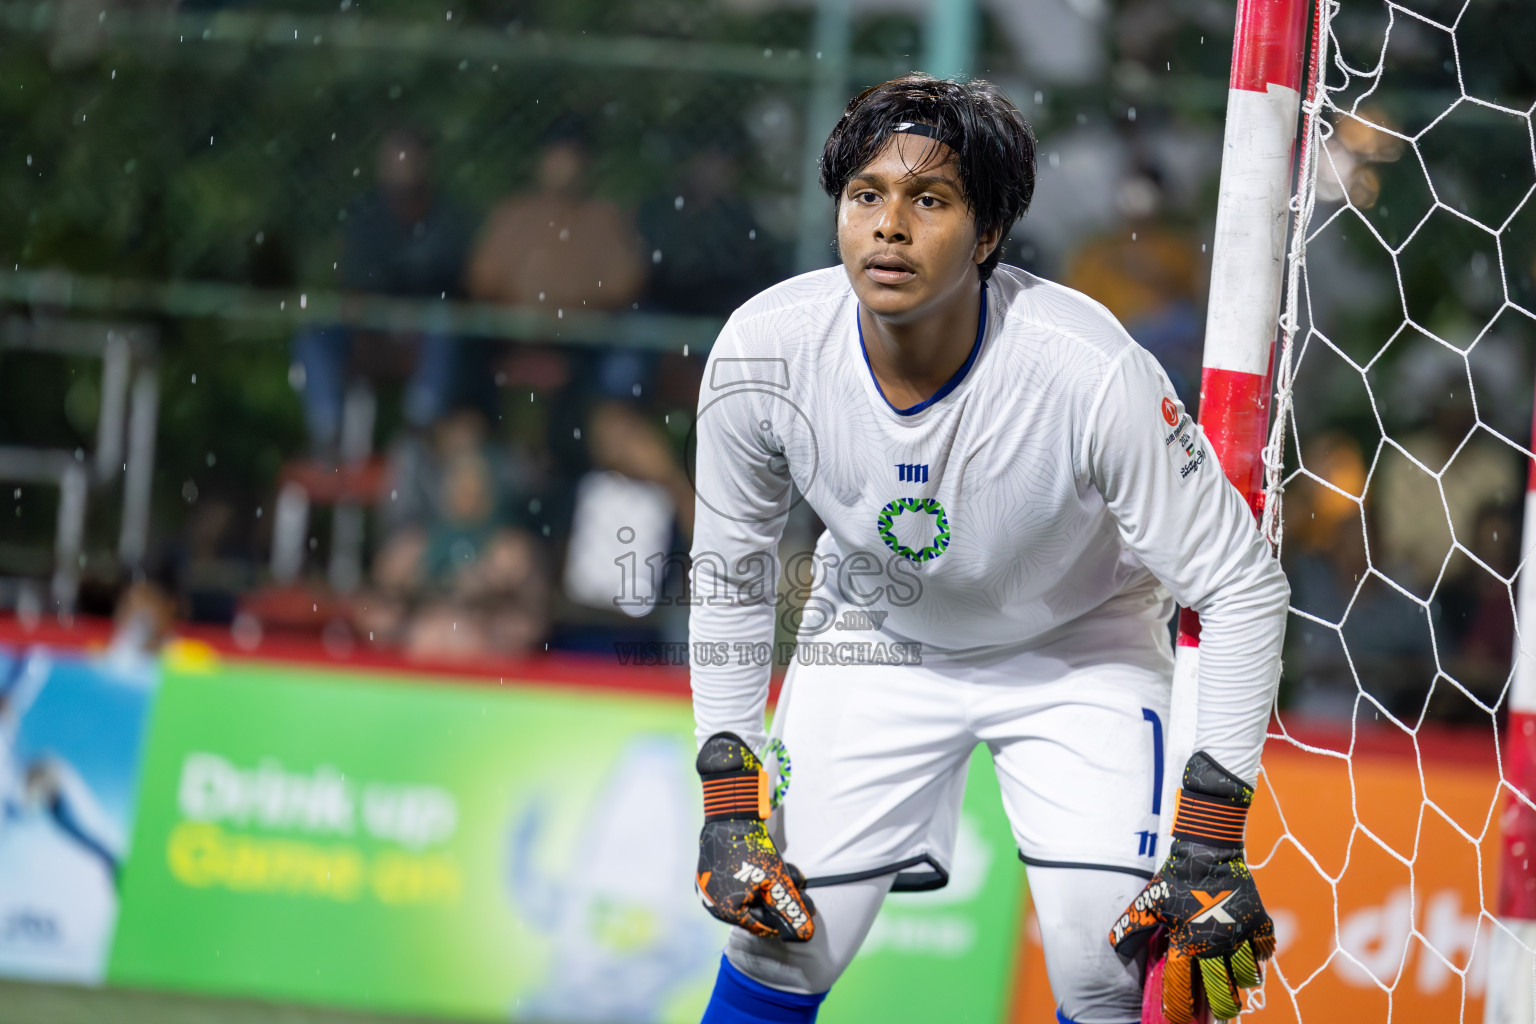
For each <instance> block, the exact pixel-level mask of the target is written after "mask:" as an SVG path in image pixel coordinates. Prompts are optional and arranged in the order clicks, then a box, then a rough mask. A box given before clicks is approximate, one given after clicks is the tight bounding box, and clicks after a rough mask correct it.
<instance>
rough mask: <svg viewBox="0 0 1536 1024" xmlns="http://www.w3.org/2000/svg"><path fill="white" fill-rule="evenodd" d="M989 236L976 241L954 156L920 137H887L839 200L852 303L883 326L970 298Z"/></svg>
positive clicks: (991, 236)
mask: <svg viewBox="0 0 1536 1024" xmlns="http://www.w3.org/2000/svg"><path fill="white" fill-rule="evenodd" d="M996 235H997V233H996V232H993V233H991V234H989V235H988V236H987V237H983V238H978V237H977V234H976V222H975V219H974V215H973V214H972V213H971V208H970V206H969V205H967V203H966V201H965V193H964V191H963V190H962V189H961V187H960V175H959V169H958V166H957V163H956V160H955V153H954V151H953V150H952V149H950V148H949V147H948V146H946V145H944V144H943V143H942V142H935V141H934V140H932V139H929V138H927V137H925V136H921V135H910V134H896V135H893V136H892V137H891V139H890V141H889V142H887V143H886V145H885V148H883V149H882V150H881V151H880V152H879V154H878V155H876V157H875V158H874V159H873V160H871V161H870V162H869V163H868V164H867V165H865V166H864V167H862V168H860V169H859V171H858V173H856V174H855V175H854V176H853V178H852V179H850V180H849V182H848V185H847V187H846V188H844V189H843V192H842V195H840V196H839V197H838V203H837V245H838V251H839V252H840V253H841V254H842V258H843V267H844V269H845V270H847V271H848V278H849V280H850V281H852V282H853V290H854V292H855V294H857V295H858V297H859V301H860V302H861V303H863V305H864V307H865V308H866V309H868V310H869V311H870V312H872V313H874V314H876V315H878V316H880V317H883V318H885V319H887V320H892V321H896V322H908V321H912V320H917V319H921V318H922V317H923V316H925V315H927V314H928V313H931V312H933V311H935V310H936V309H937V308H939V307H941V306H943V305H944V304H945V302H946V301H953V300H955V299H957V298H959V297H960V296H962V295H972V294H974V293H975V289H976V282H977V276H976V264H978V263H980V262H982V261H983V260H985V259H986V258H987V256H988V255H989V254H990V253H991V252H992V249H993V247H995V246H996V245H997V241H998V239H997V237H996Z"/></svg>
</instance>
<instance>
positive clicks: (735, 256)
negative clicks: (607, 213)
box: [640, 144, 783, 317]
mask: <svg viewBox="0 0 1536 1024" xmlns="http://www.w3.org/2000/svg"><path fill="white" fill-rule="evenodd" d="M740 178H741V172H740V168H739V166H738V165H737V162H736V157H735V156H734V155H733V154H732V153H731V152H730V151H729V150H728V149H726V148H725V147H723V146H721V145H718V144H717V145H710V146H708V147H706V148H704V149H702V150H700V151H699V152H697V153H695V154H694V155H693V156H692V157H690V158H689V160H688V162H687V163H686V164H685V165H684V167H683V180H682V182H681V184H680V186H679V188H678V189H677V190H676V191H670V190H669V191H668V192H667V193H666V194H664V195H659V196H656V197H654V198H653V199H651V200H650V201H648V202H647V203H645V204H644V205H643V206H642V207H641V208H640V230H641V233H642V234H643V235H644V236H645V240H646V245H647V247H648V248H649V249H650V250H651V252H652V253H653V257H652V259H653V260H654V259H655V257H654V254H655V253H660V254H661V259H660V261H659V262H655V263H654V264H653V266H652V267H651V285H650V289H649V291H648V293H647V295H648V299H649V301H650V303H651V304H652V305H653V306H654V307H655V308H657V309H660V310H662V311H665V312H669V313H691V314H697V315H707V316H718V317H725V316H729V315H730V314H731V313H732V312H733V311H734V310H735V309H736V307H737V306H739V305H741V304H742V303H743V302H745V301H747V300H748V299H750V298H751V297H752V296H753V295H756V294H757V293H758V292H760V291H762V290H763V289H764V288H767V287H769V286H770V285H772V284H774V283H775V282H777V281H778V280H780V279H781V277H782V276H783V274H782V269H783V268H782V263H783V260H782V259H781V254H780V252H779V251H778V246H777V245H776V243H774V242H773V241H772V240H771V239H770V238H769V237H768V236H767V234H766V233H765V232H763V231H762V230H761V229H760V227H759V225H758V223H757V218H756V217H755V216H753V214H752V208H751V206H750V205H749V204H748V203H747V201H746V200H745V199H743V198H742V196H741V194H740V192H738V191H737V187H738V184H739V182H740Z"/></svg>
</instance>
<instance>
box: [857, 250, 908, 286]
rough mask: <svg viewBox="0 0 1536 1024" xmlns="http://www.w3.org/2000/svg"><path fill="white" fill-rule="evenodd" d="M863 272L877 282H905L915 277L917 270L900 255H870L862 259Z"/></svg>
mask: <svg viewBox="0 0 1536 1024" xmlns="http://www.w3.org/2000/svg"><path fill="white" fill-rule="evenodd" d="M864 273H865V275H866V276H868V277H869V279H870V280H872V281H875V282H877V283H879V284H905V283H906V282H907V281H910V280H912V279H913V278H915V277H917V270H916V268H915V267H913V266H912V264H911V263H909V262H907V260H906V259H905V258H903V257H901V256H895V255H880V256H871V257H869V258H868V259H866V260H865V261H864Z"/></svg>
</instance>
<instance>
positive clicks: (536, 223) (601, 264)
mask: <svg viewBox="0 0 1536 1024" xmlns="http://www.w3.org/2000/svg"><path fill="white" fill-rule="evenodd" d="M587 163H588V160H587V151H586V147H585V146H584V145H583V144H582V142H581V139H580V137H579V136H578V135H577V134H576V133H575V132H574V131H572V130H570V129H568V128H565V127H562V128H561V129H559V130H558V131H557V133H556V134H554V135H553V136H552V137H551V138H550V139H549V141H547V142H546V143H545V144H544V148H543V149H542V150H541V151H540V153H539V164H538V185H537V188H536V189H535V190H534V191H532V192H525V193H522V194H520V195H514V196H511V197H509V198H507V199H504V200H502V201H501V203H500V204H498V205H497V206H496V208H495V209H494V210H492V211H491V215H490V217H489V218H488V219H487V220H486V224H485V228H484V230H483V231H481V233H480V238H479V240H478V241H477V242H476V244H475V251H474V255H473V257H472V258H471V259H470V264H469V291H470V294H471V295H472V296H473V297H474V298H476V299H478V300H480V301H481V302H495V303H500V304H502V305H508V306H535V305H543V306H544V307H546V308H547V309H548V310H549V311H550V313H551V314H554V313H555V311H557V310H562V309H563V310H580V309H588V310H612V309H628V308H629V307H630V305H631V304H632V303H633V302H634V301H635V299H636V298H637V297H638V296H639V294H640V287H641V285H642V284H643V283H644V281H645V263H644V262H643V258H642V255H641V252H640V239H639V236H638V235H637V234H636V233H635V227H634V222H633V220H632V218H631V217H630V216H629V215H628V214H627V213H625V211H624V210H622V209H621V208H620V207H618V206H617V205H615V204H613V203H610V202H607V201H605V200H602V199H597V198H594V197H592V196H591V195H590V194H589V193H588V189H587V181H586V178H587Z"/></svg>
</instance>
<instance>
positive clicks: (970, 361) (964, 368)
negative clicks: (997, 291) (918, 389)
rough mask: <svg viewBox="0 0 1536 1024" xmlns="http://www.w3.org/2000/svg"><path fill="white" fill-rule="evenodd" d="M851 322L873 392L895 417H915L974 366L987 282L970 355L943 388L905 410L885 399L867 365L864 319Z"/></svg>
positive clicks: (983, 285) (983, 284) (984, 323)
mask: <svg viewBox="0 0 1536 1024" xmlns="http://www.w3.org/2000/svg"><path fill="white" fill-rule="evenodd" d="M853 322H854V325H855V326H857V327H858V329H859V352H860V353H861V354H862V355H863V356H864V368H865V369H866V370H868V371H869V379H870V380H871V381H873V382H874V385H875V390H876V391H877V392H879V394H880V397H881V398H883V399H885V404H886V405H889V406H890V407H891V411H892V412H894V413H895V414H896V415H898V416H915V415H916V414H917V413H920V412H922V411H923V410H924V409H926V408H928V407H929V406H930V405H932V404H933V403H935V402H938V401H940V400H942V399H943V398H944V397H945V396H946V395H948V394H949V393H950V392H951V391H953V390H955V388H957V387H959V386H960V382H961V381H963V380H965V375H966V374H968V373H970V372H971V367H972V366H974V365H975V364H976V356H977V355H978V354H979V353H980V352H981V339H982V338H983V337H985V336H986V333H987V282H985V281H983V282H981V316H979V317H978V318H977V319H976V340H975V341H973V342H971V353H970V355H968V356H966V357H965V362H964V363H961V364H960V369H958V370H956V371H955V374H954V376H952V377H950V378H949V380H947V381H945V382H944V386H943V387H941V388H939V390H937V391H935V392H934V393H933V394H932V395H931V396H929V397H928V398H925V399H923V400H922V401H921V402H918V403H917V404H916V405H909V406H907V408H905V409H898V408H896V405H895V403H893V402H892V401H891V400H890V399H889V398H886V397H885V392H884V391H882V390H881V389H880V382H879V381H878V380H876V379H875V370H874V367H872V366H870V365H869V349H867V348H865V347H864V319H863V317H862V316H860V315H859V314H858V313H857V312H855V314H854V318H853Z"/></svg>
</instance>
